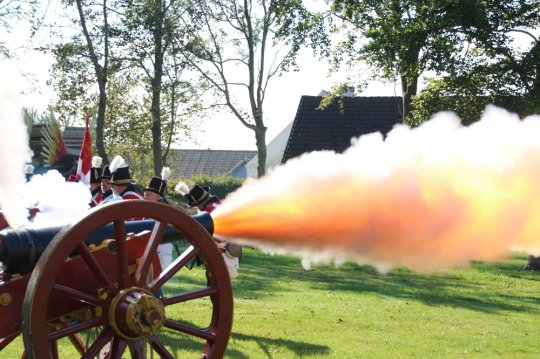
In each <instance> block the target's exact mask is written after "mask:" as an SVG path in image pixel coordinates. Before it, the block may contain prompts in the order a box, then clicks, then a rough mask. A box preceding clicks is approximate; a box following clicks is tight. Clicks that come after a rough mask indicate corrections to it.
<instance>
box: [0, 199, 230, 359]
mask: <svg viewBox="0 0 540 359" xmlns="http://www.w3.org/2000/svg"><path fill="white" fill-rule="evenodd" d="M132 218H145V220H143V221H130V219H132ZM212 233H213V222H212V219H211V218H210V216H209V215H208V214H206V213H204V214H200V215H195V216H190V215H188V214H186V213H184V212H182V211H180V210H179V209H176V208H173V207H171V206H169V205H166V204H162V203H157V202H149V201H142V200H129V201H120V202H116V203H111V204H107V205H103V206H98V207H96V208H94V209H92V210H90V211H89V212H88V214H87V215H86V216H84V217H83V218H81V219H80V220H78V221H75V222H73V223H71V224H68V225H66V226H64V227H55V228H44V229H35V230H20V231H17V232H15V231H10V230H3V231H1V232H0V262H1V263H2V266H3V271H2V273H0V318H1V321H0V354H2V352H3V351H4V350H6V351H7V350H8V349H9V347H10V344H11V343H13V341H14V340H15V339H16V338H17V337H19V335H22V341H23V343H24V353H23V354H22V356H23V357H26V358H38V359H41V358H60V357H61V356H62V353H63V352H62V350H64V349H65V348H64V347H65V345H63V344H62V345H60V344H59V343H69V345H68V349H69V350H72V351H74V352H75V353H77V354H76V355H80V357H81V358H122V357H126V356H127V355H131V357H132V358H145V357H146V352H147V351H148V350H149V351H151V352H153V353H157V355H158V356H159V357H161V358H174V357H175V355H174V350H171V349H170V347H175V346H176V345H175V344H174V343H175V341H176V340H181V341H183V342H186V343H188V345H189V346H190V347H193V346H195V348H197V347H199V349H194V351H195V352H196V353H197V355H199V354H200V357H201V358H221V357H223V355H224V353H225V350H226V348H227V344H228V340H229V336H230V333H231V328H232V318H233V298H232V288H231V281H230V278H229V274H228V271H227V268H226V266H225V263H224V261H223V257H222V256H221V254H220V252H219V249H218V247H217V246H216V243H215V242H214V240H213V239H212V237H211V234H212ZM173 241H181V242H182V243H183V246H182V248H185V249H184V250H183V252H182V253H180V254H179V256H178V257H177V258H176V259H175V260H174V261H173V262H172V263H171V264H170V265H169V266H168V267H167V268H161V265H160V263H159V259H158V257H157V254H156V252H157V248H158V245H159V244H161V243H170V242H173ZM195 259H197V260H198V261H199V262H200V263H202V266H203V267H204V270H205V281H202V282H201V281H199V282H197V281H194V280H192V279H190V278H188V279H185V278H184V277H182V276H181V274H182V273H191V267H192V263H193V261H194V260H195ZM184 282H185V283H184ZM164 288H167V291H163V289H164ZM179 338H180V339H179ZM12 345H13V344H12ZM168 347H169V348H168ZM64 356H67V357H73V354H64Z"/></svg>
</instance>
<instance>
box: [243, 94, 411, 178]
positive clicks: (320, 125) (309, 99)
mask: <svg viewBox="0 0 540 359" xmlns="http://www.w3.org/2000/svg"><path fill="white" fill-rule="evenodd" d="M321 100H322V97H321V96H302V98H301V99H300V104H299V106H298V111H297V112H296V117H295V118H294V121H293V122H291V124H289V126H287V127H286V128H285V129H284V130H283V131H282V132H281V133H280V134H279V135H278V136H277V137H276V138H275V139H274V140H272V141H271V142H270V143H269V144H268V148H267V152H268V158H267V166H266V169H267V172H268V170H269V169H271V168H273V167H275V166H277V165H279V164H281V163H285V162H287V161H288V160H289V159H291V158H294V157H298V156H300V155H301V154H303V153H306V152H312V151H320V150H332V151H335V152H338V153H341V152H343V151H345V150H346V149H347V148H348V147H349V146H350V145H351V139H352V138H353V137H359V136H361V135H364V134H368V133H372V132H381V133H382V134H383V135H386V134H387V133H388V132H389V131H390V130H391V129H392V127H394V125H396V124H398V123H402V122H403V115H402V114H403V111H402V101H401V98H400V97H341V98H337V99H336V100H335V101H334V102H333V103H332V104H331V105H329V106H328V107H327V108H325V109H324V110H321V109H318V107H319V105H320V102H321ZM257 163H258V161H257V157H256V156H255V157H254V158H253V159H252V160H251V161H250V162H249V163H248V164H247V168H248V176H249V177H257Z"/></svg>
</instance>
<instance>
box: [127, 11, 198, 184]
mask: <svg viewBox="0 0 540 359" xmlns="http://www.w3.org/2000/svg"><path fill="white" fill-rule="evenodd" d="M117 5H118V8H120V9H121V10H122V11H123V13H122V22H121V24H120V26H119V27H118V28H117V29H116V31H117V33H118V36H119V38H120V39H121V42H120V47H121V52H122V53H121V56H122V59H123V60H124V62H126V63H127V64H128V66H129V68H128V69H126V70H128V71H136V72H142V74H143V76H141V79H144V80H143V85H144V86H145V88H146V89H147V91H148V93H149V94H150V114H151V133H152V153H153V166H154V174H155V175H156V176H158V175H159V174H160V173H161V169H162V167H163V165H164V163H165V162H166V160H167V154H168V149H169V148H170V145H171V142H172V141H173V139H174V138H175V135H176V134H177V133H178V128H176V125H178V121H177V120H178V113H177V111H178V99H179V97H180V98H181V100H186V99H187V98H189V97H191V96H190V95H189V92H190V91H192V92H196V90H197V89H196V88H195V87H193V86H190V84H189V83H188V82H187V81H182V80H181V78H180V77H181V75H182V73H183V70H184V67H185V64H184V63H182V62H179V61H177V59H176V58H175V57H174V54H175V53H176V52H177V48H176V46H177V44H178V43H179V42H177V41H174V39H175V38H177V37H179V36H182V34H183V33H184V32H185V31H183V28H182V25H181V23H180V22H177V21H175V19H176V18H177V17H178V16H180V14H181V13H182V12H184V11H185V6H186V4H185V3H184V2H182V1H177V0H153V1H123V0H120V1H118V2H117ZM188 90H189V91H188ZM163 95H166V97H165V99H166V101H165V103H163ZM190 103H191V102H190ZM164 107H165V108H166V110H165V111H164ZM163 114H167V115H169V120H168V121H167V120H164V118H163ZM164 124H166V125H168V126H167V127H166V128H167V133H165V138H166V139H167V140H166V141H165V140H164V138H163V125H164ZM163 148H165V151H163Z"/></svg>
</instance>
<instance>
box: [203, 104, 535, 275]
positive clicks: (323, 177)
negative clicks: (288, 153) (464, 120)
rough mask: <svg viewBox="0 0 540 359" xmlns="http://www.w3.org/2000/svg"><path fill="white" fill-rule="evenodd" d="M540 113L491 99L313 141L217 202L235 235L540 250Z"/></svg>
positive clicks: (225, 226)
mask: <svg viewBox="0 0 540 359" xmlns="http://www.w3.org/2000/svg"><path fill="white" fill-rule="evenodd" d="M539 139H540V116H531V117H528V118H526V119H524V120H520V119H519V118H518V117H517V116H516V115H513V114H510V113H507V112H506V111H504V110H501V109H498V108H495V107H488V108H487V109H486V111H485V113H484V116H483V118H482V120H481V121H479V122H477V123H475V124H473V125H471V126H468V127H463V126H462V125H461V124H460V121H459V119H458V118H457V117H456V116H454V115H453V114H450V113H441V114H438V115H436V116H435V117H434V118H433V119H432V120H431V121H429V122H427V123H425V124H423V125H422V126H420V127H418V128H415V129H411V128H409V127H407V126H405V125H403V126H398V127H396V128H394V129H393V130H392V131H391V132H390V133H389V134H388V136H387V137H386V138H385V139H383V138H382V136H381V135H380V134H370V135H366V136H362V137H360V138H359V139H356V140H354V141H353V145H352V146H351V147H350V148H349V149H348V150H347V151H346V152H345V153H343V154H336V153H333V152H329V151H322V152H313V153H310V154H306V155H303V156H301V157H299V158H296V159H293V160H290V161H289V162H287V163H286V164H284V165H282V166H280V167H278V168H276V169H275V170H274V171H273V172H272V173H270V174H268V175H267V176H265V177H264V178H261V179H259V180H252V181H249V180H248V181H246V183H245V184H244V185H243V186H242V187H241V188H240V189H238V190H237V191H236V192H234V193H232V194H231V195H229V196H228V197H227V198H226V199H225V200H224V202H223V204H222V206H221V207H220V208H218V210H216V211H215V212H214V213H213V217H214V221H215V233H216V234H218V235H221V236H223V237H226V238H229V239H231V240H237V241H238V240H243V241H244V242H247V243H249V244H253V245H261V246H265V247H267V246H272V247H274V248H278V249H280V250H291V251H295V252H296V253H303V255H307V254H306V253H309V255H310V258H311V260H312V261H323V260H324V261H327V260H330V259H334V260H354V261H356V262H358V263H362V264H364V263H365V264H373V265H375V266H377V267H378V268H379V269H382V270H386V269H389V268H392V267H395V266H402V265H405V266H408V267H410V268H413V269H416V270H426V271H429V270H437V269H444V268H451V267H455V266H465V265H467V264H469V263H470V261H472V260H486V261H492V260H497V259H502V258H504V257H505V256H507V255H509V254H510V250H511V249H517V250H524V251H527V252H529V253H531V254H536V255H538V254H540V220H539V218H540V185H539V184H540V141H539Z"/></svg>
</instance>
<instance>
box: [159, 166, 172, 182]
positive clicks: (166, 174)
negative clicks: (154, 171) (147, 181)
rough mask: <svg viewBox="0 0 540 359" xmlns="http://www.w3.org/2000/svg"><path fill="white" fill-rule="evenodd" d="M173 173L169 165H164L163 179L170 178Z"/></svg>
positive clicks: (162, 170)
mask: <svg viewBox="0 0 540 359" xmlns="http://www.w3.org/2000/svg"><path fill="white" fill-rule="evenodd" d="M170 174H171V169H170V168H169V167H163V168H162V169H161V179H162V180H163V181H166V180H168V179H169V175H170Z"/></svg>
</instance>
